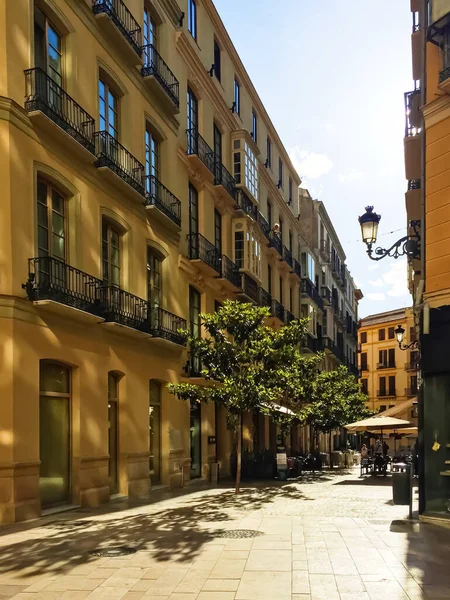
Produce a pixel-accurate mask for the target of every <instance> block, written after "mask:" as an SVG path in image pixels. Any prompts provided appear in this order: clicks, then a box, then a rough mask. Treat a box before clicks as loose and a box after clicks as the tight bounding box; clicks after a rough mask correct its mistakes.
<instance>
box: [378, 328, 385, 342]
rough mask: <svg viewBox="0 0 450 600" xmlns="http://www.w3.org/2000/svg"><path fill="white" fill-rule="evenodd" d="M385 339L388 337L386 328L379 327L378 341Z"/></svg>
mask: <svg viewBox="0 0 450 600" xmlns="http://www.w3.org/2000/svg"><path fill="white" fill-rule="evenodd" d="M385 339H386V330H385V329H379V330H378V341H380V342H382V341H383V340H385Z"/></svg>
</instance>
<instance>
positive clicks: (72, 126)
mask: <svg viewBox="0 0 450 600" xmlns="http://www.w3.org/2000/svg"><path fill="white" fill-rule="evenodd" d="M25 109H26V110H27V111H28V112H33V111H35V110H39V111H41V112H42V113H44V114H45V115H47V117H48V118H49V119H51V120H52V121H53V122H54V123H56V125H59V127H61V129H64V131H66V132H67V133H68V134H69V135H70V136H71V137H73V139H74V140H76V141H77V142H78V143H79V144H81V145H82V146H84V147H85V148H86V149H87V150H89V152H92V153H94V150H95V144H94V132H95V120H94V119H93V118H92V117H91V116H90V115H89V114H88V113H87V112H86V111H85V110H84V109H83V108H81V106H80V105H79V104H78V103H77V102H75V100H74V99H73V98H71V97H70V96H69V94H67V93H66V92H65V91H64V90H63V88H62V87H61V86H59V85H58V84H57V83H55V81H53V79H52V78H51V77H49V76H48V75H47V73H46V72H45V71H43V70H42V69H41V68H39V67H36V68H35V69H27V70H26V71H25Z"/></svg>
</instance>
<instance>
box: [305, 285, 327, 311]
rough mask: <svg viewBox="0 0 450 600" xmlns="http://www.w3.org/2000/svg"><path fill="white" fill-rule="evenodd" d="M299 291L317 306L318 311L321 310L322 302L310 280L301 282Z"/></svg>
mask: <svg viewBox="0 0 450 600" xmlns="http://www.w3.org/2000/svg"><path fill="white" fill-rule="evenodd" d="M300 291H301V293H302V294H306V295H307V296H309V297H310V298H311V300H312V301H313V302H314V303H315V304H316V305H317V306H318V308H320V310H322V309H323V300H322V298H321V297H320V295H319V292H318V291H317V290H316V288H315V286H314V285H313V283H312V281H311V280H310V279H302V280H301V282H300Z"/></svg>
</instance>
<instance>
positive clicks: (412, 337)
mask: <svg viewBox="0 0 450 600" xmlns="http://www.w3.org/2000/svg"><path fill="white" fill-rule="evenodd" d="M409 341H410V342H416V341H417V333H416V328H415V327H410V328H409Z"/></svg>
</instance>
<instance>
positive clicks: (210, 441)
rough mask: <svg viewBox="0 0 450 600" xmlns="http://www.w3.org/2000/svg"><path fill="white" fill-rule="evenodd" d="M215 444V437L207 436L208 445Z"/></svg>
mask: <svg viewBox="0 0 450 600" xmlns="http://www.w3.org/2000/svg"><path fill="white" fill-rule="evenodd" d="M215 443H216V436H215V435H208V444H215Z"/></svg>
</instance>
